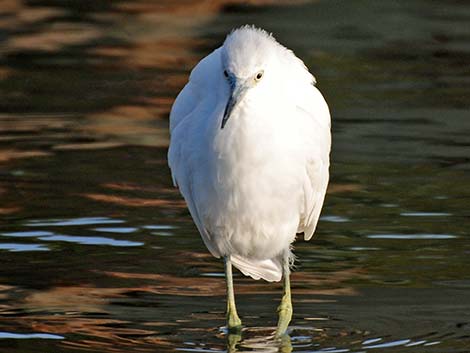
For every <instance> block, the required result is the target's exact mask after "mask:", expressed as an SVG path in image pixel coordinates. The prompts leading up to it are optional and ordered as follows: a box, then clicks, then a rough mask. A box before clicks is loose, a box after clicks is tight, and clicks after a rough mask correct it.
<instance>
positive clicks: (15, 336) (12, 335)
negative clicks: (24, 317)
mask: <svg viewBox="0 0 470 353" xmlns="http://www.w3.org/2000/svg"><path fill="white" fill-rule="evenodd" d="M2 338H3V339H5V338H9V339H31V338H40V339H46V340H63V339H64V338H65V337H63V336H59V335H52V334H50V333H13V332H0V339H2Z"/></svg>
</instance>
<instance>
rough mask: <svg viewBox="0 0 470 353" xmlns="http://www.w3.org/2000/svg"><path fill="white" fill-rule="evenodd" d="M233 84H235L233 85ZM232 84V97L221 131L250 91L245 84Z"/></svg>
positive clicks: (226, 108)
mask: <svg viewBox="0 0 470 353" xmlns="http://www.w3.org/2000/svg"><path fill="white" fill-rule="evenodd" d="M232 82H233V83H232ZM232 82H231V84H230V97H229V99H228V102H227V105H226V106H225V111H224V116H223V118H222V126H221V129H223V128H224V127H225V124H227V121H228V119H229V118H230V116H231V115H232V112H233V109H235V107H236V106H237V105H238V103H240V102H241V101H242V100H243V98H244V97H245V94H246V92H247V90H248V87H247V86H246V85H245V84H244V82H238V81H236V80H233V81H232Z"/></svg>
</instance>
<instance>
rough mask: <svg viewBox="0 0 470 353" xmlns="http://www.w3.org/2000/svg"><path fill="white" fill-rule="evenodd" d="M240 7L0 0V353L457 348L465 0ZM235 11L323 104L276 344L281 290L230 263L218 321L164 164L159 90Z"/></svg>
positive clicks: (462, 321) (462, 260) (219, 289)
mask: <svg viewBox="0 0 470 353" xmlns="http://www.w3.org/2000/svg"><path fill="white" fill-rule="evenodd" d="M253 3H255V4H256V5H246V4H245V5H240V4H239V3H237V2H228V1H190V0H185V1H178V2H174V1H161V2H152V1H143V0H142V1H113V2H108V1H102V0H99V1H74V0H71V1H55V0H37V1H36V0H34V1H33V0H28V1H19V0H5V1H3V2H2V3H1V6H0V29H1V32H0V33H1V35H0V41H1V56H0V95H1V99H0V107H1V110H0V111H1V114H0V264H1V266H0V351H1V352H9V353H20V352H21V353H29V352H56V353H58V352H78V351H93V352H140V351H148V352H169V351H183V352H214V351H215V352H219V351H229V352H236V351H238V352H242V351H243V352H277V351H279V352H290V351H294V352H330V353H332V352H355V353H359V352H390V353H393V352H409V353H421V352H439V353H442V352H449V353H454V352H470V260H469V258H470V234H469V229H470V211H469V204H470V119H469V118H470V116H469V112H470V109H469V108H470V103H469V99H470V45H469V43H470V31H469V27H468V23H469V22H470V4H469V3H468V2H465V1H441V2H436V1H420V0H417V1H404V0H403V1H401V0H398V1H372V0H369V1H366V0H364V1H326V0H325V1H316V2H302V3H300V2H299V4H291V5H289V6H287V5H282V6H278V4H277V3H278V2H276V1H275V2H272V1H266V2H264V1H256V2H253ZM266 3H270V4H266ZM273 3H274V4H273ZM286 3H287V2H286ZM244 23H255V24H257V25H259V26H262V27H265V28H266V29H268V30H269V31H272V32H274V33H275V35H276V36H277V38H278V39H279V40H280V41H281V42H282V43H284V44H286V45H287V46H289V47H291V48H293V49H294V50H295V51H296V53H297V54H298V55H299V56H300V57H302V58H303V59H304V60H305V62H306V64H307V65H308V66H309V67H310V69H311V70H312V72H314V74H315V75H316V77H317V80H318V82H319V84H318V85H319V87H320V89H321V90H322V91H323V92H324V94H325V96H326V98H327V100H328V102H329V104H330V106H331V108H332V115H333V138H334V144H333V153H332V167H331V173H332V180H331V185H330V188H329V193H328V196H327V199H326V203H325V207H324V211H323V217H322V220H321V222H320V224H319V227H318V231H317V235H316V237H315V238H314V240H313V241H311V242H309V243H305V242H302V241H300V242H299V243H297V245H296V254H297V255H298V262H297V269H296V272H295V273H294V274H293V276H292V285H293V301H294V318H293V321H292V326H291V330H290V332H289V337H286V338H285V339H284V340H283V341H282V342H276V341H274V340H273V339H272V336H271V335H272V332H273V329H274V325H275V324H276V312H275V310H276V306H277V304H278V301H279V300H280V297H281V287H280V285H279V284H268V283H264V282H257V281H254V280H251V279H248V278H244V277H243V276H241V275H240V274H239V273H238V272H237V274H236V278H235V289H236V293H237V300H238V309H239V313H240V314H241V316H242V319H243V320H244V323H245V324H246V326H247V328H246V329H245V331H244V332H243V336H242V339H240V338H239V337H234V336H231V337H227V335H226V334H225V332H224V330H223V329H221V327H223V326H224V323H225V322H224V321H225V320H224V309H225V294H224V291H225V284H224V279H223V268H222V265H221V264H220V263H219V262H218V261H217V260H215V259H213V258H212V257H211V256H210V255H209V254H208V252H207V251H206V249H205V248H204V246H203V244H202V241H201V240H200V238H199V236H198V234H197V232H196V229H195V227H194V225H193V224H192V222H191V219H190V217H189V215H188V212H187V211H186V208H185V206H184V203H183V202H182V200H181V198H180V197H179V196H178V193H177V191H175V190H174V189H173V188H172V187H171V183H170V175H169V171H168V169H167V166H166V146H167V144H168V137H167V116H168V112H169V109H170V106H171V104H172V101H173V99H174V97H175V95H176V94H177V92H178V90H179V89H180V88H181V87H182V85H183V84H184V82H185V80H186V79H187V75H188V72H189V70H190V68H191V67H192V66H193V65H194V64H195V63H196V62H197V61H198V60H199V59H200V58H201V57H203V56H204V55H206V54H207V53H208V52H209V51H210V50H212V49H213V48H215V47H216V46H217V45H218V44H219V43H221V41H222V40H223V38H224V36H225V34H226V33H227V32H228V31H229V30H230V29H231V28H232V27H234V26H237V25H240V24H244Z"/></svg>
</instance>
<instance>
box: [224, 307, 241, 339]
mask: <svg viewBox="0 0 470 353" xmlns="http://www.w3.org/2000/svg"><path fill="white" fill-rule="evenodd" d="M227 329H228V332H229V333H235V334H238V333H240V332H241V330H242V320H240V318H239V317H238V314H237V312H236V311H235V312H232V311H229V312H228V313H227Z"/></svg>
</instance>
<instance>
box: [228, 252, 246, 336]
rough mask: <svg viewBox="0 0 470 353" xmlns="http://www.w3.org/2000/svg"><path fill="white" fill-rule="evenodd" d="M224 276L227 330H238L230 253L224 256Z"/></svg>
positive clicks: (238, 322)
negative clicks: (225, 283)
mask: <svg viewBox="0 0 470 353" xmlns="http://www.w3.org/2000/svg"><path fill="white" fill-rule="evenodd" d="M224 263H225V278H226V280H227V328H228V330H229V332H240V330H241V327H242V321H241V320H240V318H239V317H238V314H237V307H236V306H235V294H234V292H233V277H232V261H231V260H230V255H227V256H225V257H224Z"/></svg>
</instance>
